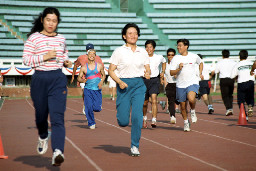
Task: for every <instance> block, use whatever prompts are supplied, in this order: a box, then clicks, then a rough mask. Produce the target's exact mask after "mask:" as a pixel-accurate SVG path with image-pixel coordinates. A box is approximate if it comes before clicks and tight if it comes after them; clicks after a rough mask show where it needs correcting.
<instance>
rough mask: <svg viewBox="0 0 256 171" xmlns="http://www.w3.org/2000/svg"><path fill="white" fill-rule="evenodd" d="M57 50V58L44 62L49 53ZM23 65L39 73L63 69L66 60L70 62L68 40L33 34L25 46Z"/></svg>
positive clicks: (59, 35) (58, 36) (37, 33)
mask: <svg viewBox="0 0 256 171" xmlns="http://www.w3.org/2000/svg"><path fill="white" fill-rule="evenodd" d="M54 48H55V50H56V58H52V59H50V60H48V61H44V59H43V56H44V55H46V54H47V52H48V51H50V50H53V49H54ZM22 59H23V63H24V65H27V66H30V67H32V68H34V69H35V70H39V71H52V70H57V69H61V68H62V67H63V63H64V61H65V60H68V59H69V58H68V50H67V47H66V39H65V38H64V36H63V35H61V34H57V35H56V36H46V35H44V34H41V33H39V32H35V33H33V34H32V35H31V36H30V37H29V38H28V40H27V41H26V43H25V45H24V51H23V57H22Z"/></svg>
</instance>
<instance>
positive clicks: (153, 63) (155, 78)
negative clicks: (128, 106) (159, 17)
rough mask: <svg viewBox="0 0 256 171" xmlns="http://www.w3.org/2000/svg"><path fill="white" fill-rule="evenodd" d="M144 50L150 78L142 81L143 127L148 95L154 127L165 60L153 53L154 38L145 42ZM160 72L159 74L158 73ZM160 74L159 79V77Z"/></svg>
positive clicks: (144, 125)
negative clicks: (144, 89) (145, 89)
mask: <svg viewBox="0 0 256 171" xmlns="http://www.w3.org/2000/svg"><path fill="white" fill-rule="evenodd" d="M145 48H146V51H147V52H148V55H149V62H150V64H149V65H150V70H151V76H150V79H144V83H145V85H146V87H147V91H146V94H145V101H144V105H143V128H147V109H148V102H149V97H151V104H152V123H151V126H152V127H153V128H155V127H156V117H157V95H158V94H159V84H160V79H161V83H162V84H163V78H164V71H165V67H166V60H165V58H164V57H163V56H162V55H157V54H155V53H154V51H155V48H156V42H155V41H154V40H147V41H146V43H145ZM161 64H162V72H161V73H160V70H159V66H160V65H161ZM159 73H160V75H159ZM159 76H160V79H159Z"/></svg>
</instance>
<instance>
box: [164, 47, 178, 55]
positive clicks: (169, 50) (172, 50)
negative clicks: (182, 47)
mask: <svg viewBox="0 0 256 171" xmlns="http://www.w3.org/2000/svg"><path fill="white" fill-rule="evenodd" d="M169 52H173V53H174V55H176V50H175V49H173V48H169V49H167V51H166V53H167V55H168V53H169Z"/></svg>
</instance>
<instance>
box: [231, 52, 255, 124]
mask: <svg viewBox="0 0 256 171" xmlns="http://www.w3.org/2000/svg"><path fill="white" fill-rule="evenodd" d="M239 56H240V61H239V62H238V63H237V64H236V65H235V66H234V68H233V70H232V73H231V78H235V77H238V78H237V104H238V106H239V108H240V106H241V104H242V103H243V104H244V109H245V102H246V104H247V105H248V116H249V117H251V116H253V106H254V80H255V77H254V75H251V74H250V72H251V68H252V65H253V62H252V61H250V60H247V57H248V52H247V50H241V51H240V53H239ZM244 111H245V114H246V116H247V112H246V110H244ZM247 120H248V117H247Z"/></svg>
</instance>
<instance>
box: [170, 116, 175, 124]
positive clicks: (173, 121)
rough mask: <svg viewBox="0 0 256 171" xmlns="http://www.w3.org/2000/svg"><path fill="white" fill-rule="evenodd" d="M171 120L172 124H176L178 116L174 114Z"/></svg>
mask: <svg viewBox="0 0 256 171" xmlns="http://www.w3.org/2000/svg"><path fill="white" fill-rule="evenodd" d="M170 122H171V124H176V118H175V117H174V116H172V117H171V120H170Z"/></svg>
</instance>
